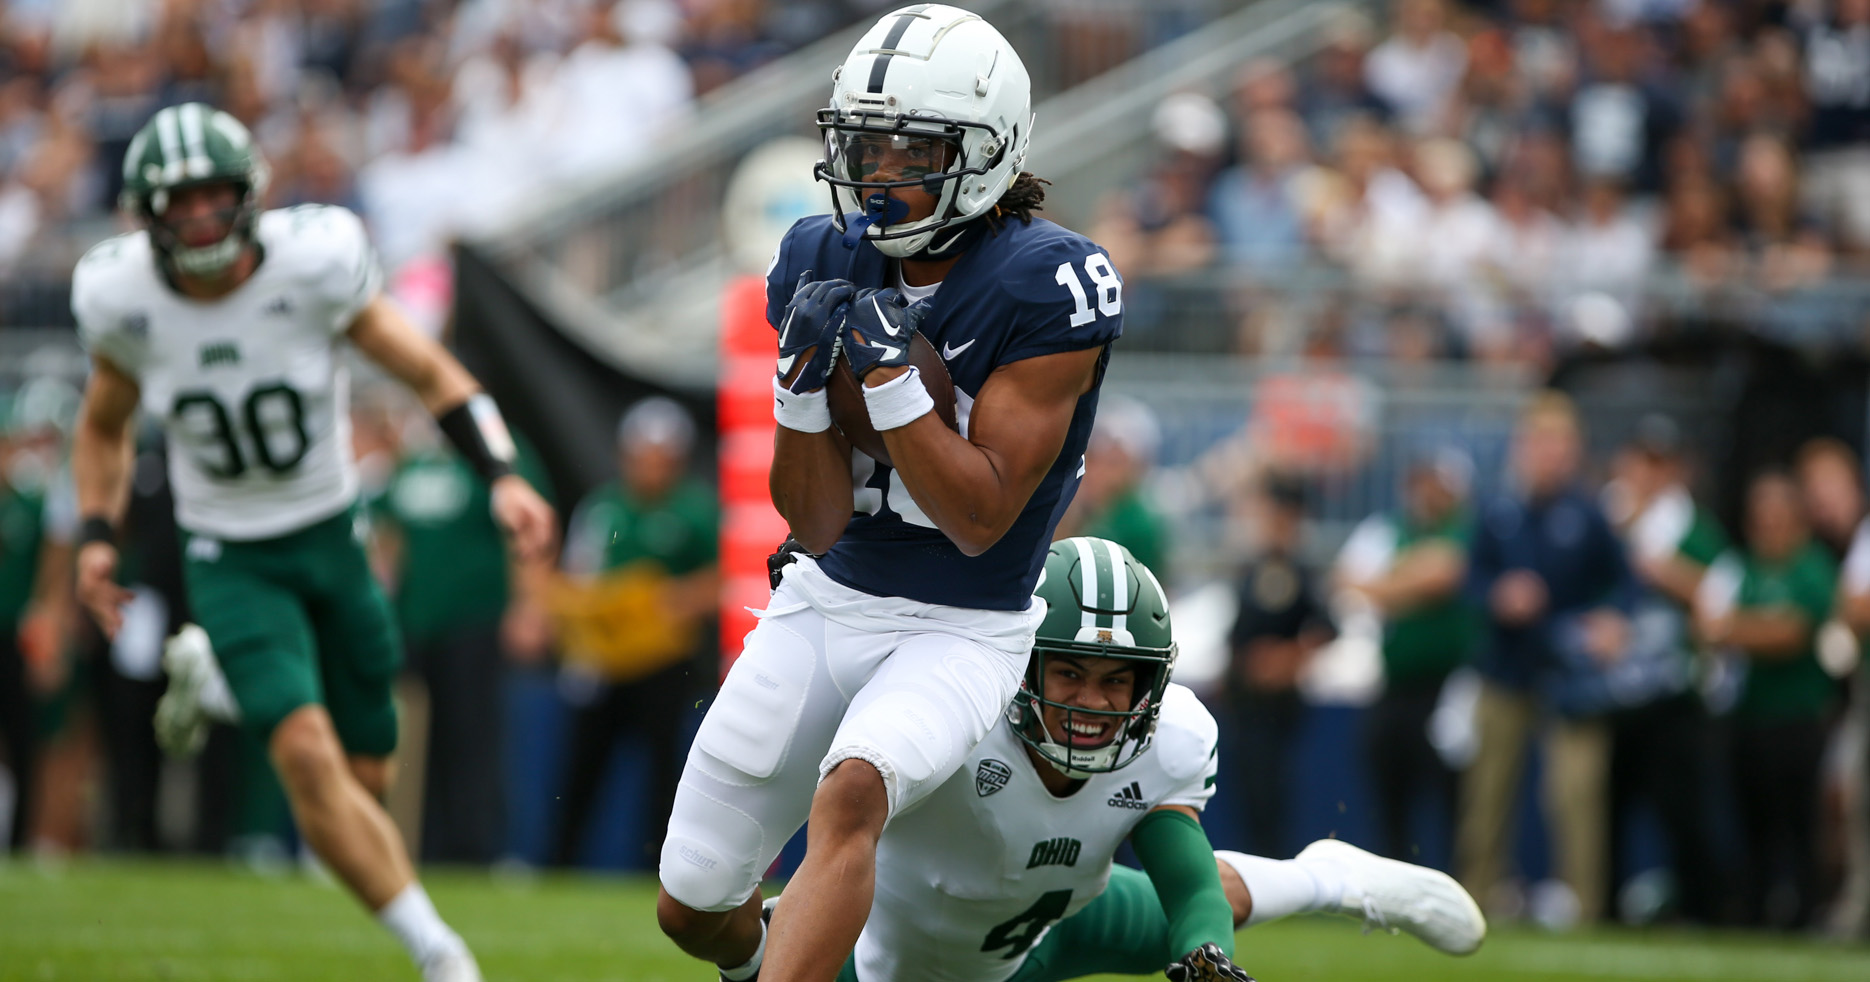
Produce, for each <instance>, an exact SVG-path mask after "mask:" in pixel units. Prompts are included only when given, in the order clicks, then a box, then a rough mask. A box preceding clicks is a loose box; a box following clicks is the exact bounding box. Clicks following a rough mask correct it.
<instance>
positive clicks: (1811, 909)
mask: <svg viewBox="0 0 1870 982" xmlns="http://www.w3.org/2000/svg"><path fill="white" fill-rule="evenodd" d="M1746 502H1747V512H1746V545H1745V547H1744V548H1743V549H1742V550H1741V551H1740V552H1738V553H1732V552H1730V553H1728V554H1726V555H1725V556H1723V557H1722V558H1721V559H1720V560H1719V561H1718V564H1717V568H1718V570H1719V572H1712V571H1711V572H1710V574H1709V579H1710V580H1714V581H1716V584H1715V586H1711V587H1710V588H1709V590H1708V591H1707V592H1706V593H1704V594H1703V595H1702V596H1701V598H1700V601H1701V602H1700V604H1699V606H1698V607H1697V610H1696V626H1697V628H1698V629H1699V631H1700V633H1701V636H1702V638H1703V640H1704V641H1706V642H1707V643H1708V644H1710V645H1713V646H1716V647H1717V648H1724V649H1727V650H1730V651H1733V652H1736V653H1738V654H1739V655H1740V657H1741V658H1742V659H1744V661H1745V664H1746V674H1745V677H1744V679H1743V681H1742V683H1741V690H1740V698H1739V701H1738V703H1736V704H1735V706H1734V709H1733V720H1732V726H1731V730H1732V732H1731V734H1730V737H1729V746H1730V747H1731V757H1730V760H1729V766H1730V767H1731V769H1732V775H1733V782H1734V796H1735V798H1736V800H1737V804H1738V807H1739V813H1740V828H1741V833H1742V837H1743V841H1744V844H1745V848H1744V849H1742V850H1741V855H1742V856H1743V857H1744V860H1743V864H1742V869H1741V872H1742V876H1741V882H1740V896H1741V900H1742V903H1743V905H1744V914H1745V918H1746V923H1748V924H1753V925H1764V924H1772V925H1774V926H1780V927H1789V928H1794V929H1796V928H1803V927H1806V926H1808V925H1810V924H1811V923H1812V919H1813V917H1814V916H1815V915H1816V914H1817V912H1818V909H1819V902H1820V900H1821V897H1820V895H1819V891H1820V889H1821V887H1820V882H1819V876H1818V845H1817V840H1818V815H1819V810H1818V804H1819V797H1818V796H1819V782H1820V766H1821V764H1822V762H1823V759H1824V752H1825V741H1826V739H1827V735H1828V724H1829V722H1830V718H1831V714H1832V713H1833V711H1834V710H1835V709H1836V708H1837V704H1838V686H1837V683H1836V682H1835V681H1834V680H1833V679H1832V678H1831V676H1829V675H1828V674H1826V673H1825V670H1824V668H1823V667H1822V666H1820V664H1819V662H1818V653H1817V636H1818V628H1819V626H1820V625H1822V624H1823V623H1824V622H1825V620H1826V618H1828V617H1829V616H1830V614H1831V605H1832V601H1833V594H1834V592H1835V590H1836V584H1837V579H1836V577H1837V572H1836V570H1837V567H1836V565H1835V564H1834V563H1833V562H1832V561H1831V558H1830V556H1829V555H1827V554H1826V551H1825V548H1824V547H1823V546H1822V545H1820V544H1819V543H1818V541H1817V540H1816V539H1815V538H1814V537H1813V536H1812V533H1811V528H1810V525H1809V524H1808V522H1807V519H1806V516H1805V509H1804V504H1803V501H1802V500H1801V498H1800V494H1799V487H1798V485H1797V484H1795V483H1794V482H1793V480H1792V478H1791V476H1790V475H1788V474H1786V473H1785V472H1783V471H1766V472H1763V473H1761V474H1759V475H1757V476H1755V477H1754V478H1753V480H1752V481H1751V482H1749V483H1748V485H1747V497H1746ZM1782 870H1783V871H1786V872H1788V873H1789V874H1790V876H1789V877H1788V878H1786V883H1787V885H1788V886H1790V888H1791V890H1792V897H1793V902H1792V903H1791V905H1790V906H1786V907H1780V906H1779V905H1777V904H1774V903H1773V902H1772V900H1771V898H1773V897H1774V896H1775V894H1777V893H1779V887H1780V884H1781V882H1782V879H1781V875H1780V874H1781V871H1782Z"/></svg>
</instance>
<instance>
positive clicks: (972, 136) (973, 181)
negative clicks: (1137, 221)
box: [657, 4, 1123, 982]
mask: <svg viewBox="0 0 1870 982" xmlns="http://www.w3.org/2000/svg"><path fill="white" fill-rule="evenodd" d="M818 125H819V128H820V129H821V130H822V131H823V133H824V136H825V159H824V161H822V162H821V163H820V165H819V167H818V169H817V176H818V177H819V179H821V180H824V181H825V182H826V183H827V184H829V185H830V187H831V193H832V196H833V198H834V200H835V201H836V202H837V208H836V214H834V215H832V216H826V217H819V218H809V219H805V220H802V221H800V222H799V223H798V224H797V225H795V226H794V227H793V228H792V230H791V231H790V232H788V233H787V234H786V237H785V239H784V241H783V242H782V244H781V245H780V247H779V252H778V255H777V256H775V258H774V261H773V266H772V269H771V270H770V271H769V273H768V277H767V296H768V306H767V311H768V318H769V320H771V322H772V324H773V326H774V328H775V330H777V331H778V332H779V338H778V347H779V361H778V372H777V374H776V377H775V379H774V382H773V395H774V415H775V417H776V419H777V420H778V423H779V428H778V432H777V436H776V438H775V446H774V462H773V468H772V473H771V488H772V497H773V503H774V505H775V506H776V507H777V508H778V510H779V512H780V514H781V515H783V516H784V517H785V519H786V521H787V524H788V525H789V526H790V529H791V532H792V537H793V539H794V540H796V542H797V543H798V544H799V546H800V547H802V553H803V554H802V555H799V556H798V557H797V559H796V561H794V562H792V563H791V564H790V565H787V566H785V567H784V569H783V579H781V580H780V581H779V582H778V583H777V585H776V587H775V589H774V592H773V597H772V601H771V604H770V605H769V606H768V608H767V609H766V610H765V611H763V612H761V614H760V623H759V625H758V626H757V627H756V628H755V629H754V630H753V631H752V632H751V633H750V634H749V635H748V636H747V640H746V643H745V646H744V652H743V654H742V655H741V657H740V659H739V660H738V661H737V662H736V663H735V665H734V668H733V670H732V671H731V672H730V673H729V675H728V677H727V679H726V680H725V682H724V683H723V684H722V686H721V690H720V692H719V693H718V695H717V696H716V698H715V700H714V703H713V705H711V706H710V707H709V711H708V715H707V718H706V719H705V720H704V721H703V723H702V726H701V729H700V731H699V732H698V733H697V735H696V738H695V743H694V746H693V749H692V750H691V751H690V754H689V759H688V764H687V768H686V770H685V771H684V773H683V777H682V782H681V787H680V789H679V790H678V792H677V797H676V803H675V808H674V811H673V813H672V814H671V816H670V819H669V830H668V838H667V840H666V841H665V843H664V846H663V851H662V859H661V881H662V894H661V897H660V899H659V903H658V907H657V914H658V920H659V921H660V923H661V925H662V928H663V930H664V931H665V932H666V933H668V934H669V935H670V937H671V938H673V939H674V940H675V941H676V943H677V944H678V945H680V946H681V947H682V948H683V950H685V951H687V952H688V953H690V954H692V955H695V956H696V957H698V958H702V959H705V960H707V961H711V962H713V963H715V964H716V965H718V966H720V968H721V975H722V977H723V978H724V979H727V980H729V982H742V980H747V979H753V978H756V977H757V978H763V979H765V980H766V982H804V980H812V982H831V980H832V979H833V978H834V977H835V976H836V975H837V973H838V970H839V968H840V966H841V965H842V964H843V962H844V959H845V957H846V956H847V955H848V954H849V952H850V950H851V947H852V945H853V944H854V942H855V941H856V939H857V936H858V934H859V932H860V931H861V930H862V927H863V923H864V919H865V916H866V914H867V913H868V912H869V910H870V906H871V898H872V894H873V889H874V880H875V863H876V845H877V839H878V837H879V835H880V834H881V832H882V830H883V827H884V825H885V823H886V822H888V821H889V819H890V818H891V816H893V815H897V814H900V813H902V812H903V811H904V810H906V809H908V808H911V807H914V806H915V805H916V804H917V803H919V802H920V801H922V800H923V799H924V798H925V797H926V796H927V795H928V794H929V793H930V792H931V791H933V790H934V789H935V788H936V787H937V786H938V785H940V784H941V783H942V782H943V781H945V780H947V779H948V778H949V777H950V776H951V775H952V774H954V773H955V771H956V770H957V769H958V768H959V767H960V766H961V764H962V763H963V762H964V761H965V760H966V759H967V758H968V755H969V753H970V752H971V751H972V750H973V748H974V746H975V745H976V744H978V743H979V742H980V741H981V740H982V739H983V738H984V737H985V735H986V733H987V731H988V730H989V729H990V728H991V727H992V726H993V725H994V722H995V721H996V720H997V719H998V718H999V717H1000V715H1001V713H1002V711H1003V710H1004V708H1005V707H1006V705H1007V704H1008V703H1009V702H1010V701H1011V699H1012V697H1013V694H1014V693H1015V691H1017V689H1018V687H1019V684H1020V679H1021V677H1022V675H1023V673H1024V671H1025V668H1026V664H1027V658H1028V655H1029V653H1030V652H1031V650H1032V644H1033V638H1034V634H1035V631H1036V629H1037V627H1038V625H1039V623H1040V622H1041V621H1042V620H1043V619H1044V617H1045V611H1046V605H1045V602H1044V601H1043V600H1042V599H1035V598H1034V596H1033V588H1034V585H1035V583H1036V582H1037V580H1038V577H1039V573H1040V570H1041V568H1042V567H1043V565H1044V562H1045V557H1046V552H1047V547H1048V545H1049V543H1050V541H1051V538H1052V530H1053V528H1054V526H1056V525H1057V523H1058V519H1059V517H1060V516H1061V515H1062V514H1063V513H1064V511H1065V507H1066V505H1067V504H1068V503H1069V502H1070V499H1071V495H1072V492H1073V491H1074V490H1075V489H1076V487H1077V482H1078V478H1079V475H1080V473H1081V469H1082V462H1083V454H1084V449H1085V444H1086V442H1087V441H1088V439H1089V436H1090V431H1091V423H1092V418H1093V415H1094V414H1095V412H1096V408H1097V392H1098V386H1099V384H1100V383H1101V381H1102V379H1103V374H1104V368H1105V365H1106V362H1107V359H1108V354H1109V345H1110V343H1111V342H1112V341H1114V340H1115V339H1116V338H1117V337H1118V336H1119V335H1120V334H1121V333H1122V313H1123V300H1122V281H1121V280H1120V279H1119V278H1118V276H1117V273H1116V270H1115V269H1114V268H1113V267H1112V266H1111V264H1110V258H1109V256H1108V255H1107V254H1106V253H1105V251H1104V250H1103V249H1101V248H1099V247H1098V246H1097V245H1096V244H1094V243H1092V242H1091V241H1090V240H1088V239H1086V238H1084V237H1083V236H1080V235H1078V234H1076V233H1074V232H1071V231H1069V230H1067V229H1064V228H1061V227H1059V226H1057V225H1055V224H1053V223H1051V222H1048V221H1045V220H1043V219H1038V218H1035V217H1033V215H1032V212H1033V210H1034V209H1036V208H1038V207H1039V205H1040V203H1041V202H1042V201H1043V199H1044V192H1043V182H1042V181H1039V180H1038V179H1036V178H1034V177H1032V176H1031V175H1030V174H1027V173H1025V172H1024V171H1023V170H1022V165H1023V163H1024V161H1025V157H1026V152H1027V148H1028V147H1029V146H1030V143H1031V138H1032V112H1031V95H1030V84H1029V81H1028V77H1027V74H1026V70H1025V67H1024V65H1023V64H1022V63H1021V62H1020V59H1019V56H1018V55H1017V54H1016V53H1015V52H1014V51H1013V49H1012V47H1011V46H1010V45H1009V44H1008V43H1007V42H1006V39H1005V38H1003V37H1002V36H1001V35H1000V34H999V32H998V31H996V30H994V29H993V27H992V26H991V25H989V24H988V23H986V22H985V21H984V20H982V19H981V18H980V17H979V16H977V15H975V14H972V13H969V12H967V11H964V10H960V9H957V8H954V7H949V6H944V5H939V4H916V5H914V6H909V7H904V8H902V9H901V10H898V11H895V12H893V13H891V14H888V15H886V16H885V17H884V18H883V19H882V20H881V21H879V22H878V23H877V24H876V26H874V27H872V28H871V29H870V31H869V32H867V33H866V34H865V35H864V36H863V37H862V38H861V39H860V40H859V41H858V42H857V45H856V47H855V48H854V49H853V50H852V52H851V54H850V55H849V57H847V58H846V59H845V61H844V62H843V64H842V65H840V66H839V68H838V69H837V71H836V72H835V73H834V75H833V85H832V93H831V104H830V106H829V107H828V108H826V109H824V110H821V111H820V112H819V117H818ZM916 333H920V334H922V335H923V336H924V337H925V338H926V339H927V341H928V342H929V343H930V344H931V345H932V346H934V347H935V349H936V350H937V351H938V352H939V353H940V354H941V356H942V359H943V361H944V363H945V365H946V367H947V371H948V374H949V376H950V378H951V380H952V383H953V387H954V390H955V391H954V394H955V399H956V410H957V411H956V417H957V418H956V422H957V428H956V429H950V428H949V427H948V426H947V425H946V424H945V423H944V422H943V421H942V420H941V419H940V417H938V416H937V415H936V414H935V413H934V412H933V411H932V410H933V408H934V401H933V400H932V398H931V397H930V395H929V393H928V390H927V389H926V387H925V386H924V383H923V381H922V379H921V377H920V372H919V370H918V369H916V368H915V367H914V366H913V365H911V364H910V361H909V350H910V342H911V339H912V336H913V335H914V334H916ZM840 360H842V361H843V362H844V363H846V364H848V366H849V368H850V370H851V372H852V373H853V374H854V375H855V376H856V377H857V379H858V380H859V383H860V385H861V386H862V392H863V400H864V405H865V408H866V410H867V412H868V415H869V421H870V423H871V424H872V425H873V426H874V427H875V428H876V430H877V431H879V433H880V434H881V437H882V441H883V444H884V446H885V449H887V451H888V457H889V459H890V460H891V461H892V462H893V465H894V466H890V465H886V464H884V463H882V462H881V461H879V460H876V459H873V458H872V457H870V456H868V455H866V454H864V453H862V452H861V451H859V450H856V449H854V448H853V447H852V446H851V444H850V442H849V441H848V440H847V439H845V437H844V436H843V435H842V434H841V432H840V431H839V430H838V429H837V428H836V427H834V426H833V425H832V419H831V413H830V409H829V406H828V400H827V397H826V392H825V386H826V383H827V381H828V379H829V377H830V375H831V373H832V371H833V370H834V368H835V367H836V366H837V365H838V363H839V361H840ZM808 817H809V818H810V820H811V826H810V831H809V833H808V839H807V852H806V857H805V861H804V864H803V865H802V866H801V867H800V869H799V871H798V874H797V875H796V876H795V877H794V878H793V880H792V882H791V884H790V886H789V888H788V896H789V897H790V898H791V899H789V900H788V902H787V904H786V905H785V908H784V909H783V911H779V912H778V913H777V916H773V918H772V923H771V926H770V931H769V929H768V926H767V924H766V921H765V919H764V918H763V916H762V914H763V910H762V902H761V898H760V896H759V881H760V877H761V875H762V874H763V873H764V871H765V870H766V869H767V867H768V866H769V865H770V864H771V862H772V861H773V858H774V857H775V856H776V855H777V854H778V852H779V850H780V848H781V847H782V846H783V845H784V844H785V842H786V841H787V839H788V838H790V837H791V835H792V834H793V833H794V832H795V831H797V829H798V828H799V827H800V825H801V824H802V823H803V822H805V820H806V819H807V818H808ZM767 916H772V915H771V914H770V913H769V914H768V915H767Z"/></svg>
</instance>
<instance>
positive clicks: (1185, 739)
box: [1150, 683, 1221, 781]
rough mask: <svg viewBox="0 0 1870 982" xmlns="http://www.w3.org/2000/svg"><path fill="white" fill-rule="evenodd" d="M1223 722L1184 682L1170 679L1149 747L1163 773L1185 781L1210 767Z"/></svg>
mask: <svg viewBox="0 0 1870 982" xmlns="http://www.w3.org/2000/svg"><path fill="white" fill-rule="evenodd" d="M1220 732H1221V731H1220V726H1219V725H1218V724H1216V723H1215V722H1214V714H1213V713H1210V712H1208V707H1206V706H1204V705H1202V704H1201V700H1200V699H1197V698H1195V693H1194V692H1193V691H1191V690H1190V689H1189V688H1188V687H1187V686H1185V685H1176V684H1174V683H1170V684H1169V687H1168V689H1167V690H1165V691H1164V693H1163V696H1162V718H1161V719H1160V720H1159V721H1158V722H1157V723H1156V739H1155V743H1154V745H1153V746H1152V747H1151V748H1150V751H1151V752H1152V753H1153V754H1155V755H1156V758H1157V765H1156V766H1158V767H1160V768H1162V771H1163V773H1165V774H1167V775H1169V776H1170V777H1172V778H1174V779H1175V780H1177V781H1186V780H1189V779H1191V778H1194V777H1196V776H1197V775H1199V774H1200V773H1201V772H1202V771H1203V770H1204V769H1206V768H1207V766H1208V762H1209V761H1210V760H1212V759H1213V758H1214V756H1215V754H1216V753H1217V752H1218V750H1219V747H1220Z"/></svg>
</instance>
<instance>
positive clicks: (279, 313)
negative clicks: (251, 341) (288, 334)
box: [261, 296, 292, 317]
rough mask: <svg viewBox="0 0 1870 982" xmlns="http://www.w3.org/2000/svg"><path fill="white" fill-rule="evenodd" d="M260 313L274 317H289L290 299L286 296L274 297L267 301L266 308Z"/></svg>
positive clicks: (290, 310)
mask: <svg viewBox="0 0 1870 982" xmlns="http://www.w3.org/2000/svg"><path fill="white" fill-rule="evenodd" d="M261 312H262V313H265V314H271V315H273V316H275V317H290V316H292V298H291V297H286V296H278V297H274V298H273V299H271V300H269V301H267V303H266V306H265V307H264V308H262V310H261Z"/></svg>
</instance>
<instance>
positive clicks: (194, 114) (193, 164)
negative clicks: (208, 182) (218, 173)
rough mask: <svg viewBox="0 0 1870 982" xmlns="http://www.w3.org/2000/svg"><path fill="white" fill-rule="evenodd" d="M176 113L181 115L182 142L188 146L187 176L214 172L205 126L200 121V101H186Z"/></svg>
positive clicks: (199, 175)
mask: <svg viewBox="0 0 1870 982" xmlns="http://www.w3.org/2000/svg"><path fill="white" fill-rule="evenodd" d="M177 115H179V116H180V117H181V123H182V144H183V146H185V147H187V148H188V164H187V171H188V176H189V177H207V176H208V175H209V174H211V173H213V172H214V161H212V160H210V159H208V140H207V127H206V126H205V125H203V122H202V118H201V116H202V113H201V103H199V102H190V103H186V104H184V105H183V106H182V107H181V109H180V110H179V111H178V113H177Z"/></svg>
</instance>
